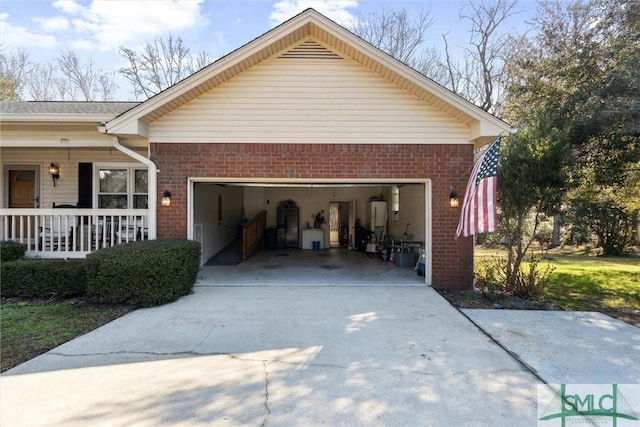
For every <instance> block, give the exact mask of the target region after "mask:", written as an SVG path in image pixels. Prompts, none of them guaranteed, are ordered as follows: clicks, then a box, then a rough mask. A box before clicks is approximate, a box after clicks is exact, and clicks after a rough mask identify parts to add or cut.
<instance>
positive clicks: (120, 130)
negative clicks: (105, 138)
mask: <svg viewBox="0 0 640 427" xmlns="http://www.w3.org/2000/svg"><path fill="white" fill-rule="evenodd" d="M114 122H115V120H114ZM98 130H99V131H100V132H103V133H108V134H110V135H137V136H141V137H143V138H147V137H148V136H149V125H147V124H146V123H144V122H143V121H142V120H140V119H139V118H131V119H129V120H125V121H119V122H115V123H114V124H113V125H111V122H107V123H104V124H103V125H101V126H99V127H98Z"/></svg>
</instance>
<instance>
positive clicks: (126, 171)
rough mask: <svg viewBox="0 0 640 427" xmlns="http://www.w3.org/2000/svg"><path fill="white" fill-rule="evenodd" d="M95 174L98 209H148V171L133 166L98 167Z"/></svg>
mask: <svg viewBox="0 0 640 427" xmlns="http://www.w3.org/2000/svg"><path fill="white" fill-rule="evenodd" d="M95 172H96V175H97V176H96V178H97V179H96V200H95V205H96V206H97V207H98V208H102V209H147V207H148V182H149V180H148V177H149V173H148V170H147V169H145V168H140V166H133V165H96V169H95Z"/></svg>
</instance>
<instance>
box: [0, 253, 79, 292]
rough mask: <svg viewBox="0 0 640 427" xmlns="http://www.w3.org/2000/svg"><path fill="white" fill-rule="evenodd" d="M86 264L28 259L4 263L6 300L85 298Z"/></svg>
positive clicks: (3, 273) (3, 276)
mask: <svg viewBox="0 0 640 427" xmlns="http://www.w3.org/2000/svg"><path fill="white" fill-rule="evenodd" d="M84 266H85V261H84V260H69V261H66V260H57V259H56V260H53V259H24V260H18V261H11V262H3V263H2V270H1V271H2V273H1V274H2V288H1V289H0V294H1V295H2V296H3V297H21V298H51V297H74V296H79V295H84V293H85V286H86V283H87V276H86V273H85V268H84Z"/></svg>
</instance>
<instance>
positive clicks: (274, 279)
mask: <svg viewBox="0 0 640 427" xmlns="http://www.w3.org/2000/svg"><path fill="white" fill-rule="evenodd" d="M197 284H198V285H215V286H240V285H258V286H268V285H278V286H300V285H304V286H345V285H348V286H368V287H373V286H425V283H424V277H421V276H418V275H417V274H416V272H415V271H414V266H411V267H397V266H396V265H395V264H394V263H391V262H388V261H386V262H385V261H382V260H381V259H379V258H370V257H369V256H368V255H367V254H366V253H365V252H359V251H349V250H346V249H324V250H320V251H312V250H299V249H286V250H285V249H279V250H275V251H265V250H263V251H260V252H258V253H256V254H255V255H253V256H252V257H250V258H249V259H248V260H247V261H244V262H241V263H240V264H237V265H221V266H211V267H208V266H205V267H204V268H203V269H202V270H201V272H200V275H199V277H198V282H197Z"/></svg>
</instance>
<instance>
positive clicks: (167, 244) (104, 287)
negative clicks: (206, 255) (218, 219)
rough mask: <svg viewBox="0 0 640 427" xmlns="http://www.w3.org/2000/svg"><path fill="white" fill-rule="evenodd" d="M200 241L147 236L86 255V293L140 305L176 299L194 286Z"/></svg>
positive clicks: (94, 297)
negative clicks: (148, 237) (140, 239)
mask: <svg viewBox="0 0 640 427" xmlns="http://www.w3.org/2000/svg"><path fill="white" fill-rule="evenodd" d="M199 269H200V243H198V242H195V241H189V240H147V241H140V242H132V243H127V244H124V245H118V246H113V247H110V248H106V249H102V250H99V251H96V252H94V253H92V254H89V255H88V256H87V276H88V283H87V296H88V297H89V298H91V299H93V300H94V301H97V302H101V303H112V304H114V303H115V304H122V303H127V304H134V305H140V306H143V307H149V306H153V305H160V304H164V303H167V302H171V301H175V300H176V299H178V298H179V297H181V296H183V295H187V294H189V293H190V292H191V291H192V290H193V285H194V284H195V282H196V279H197V276H198V271H199Z"/></svg>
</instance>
